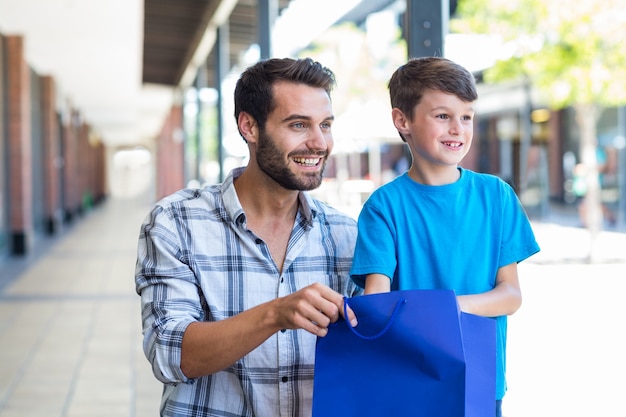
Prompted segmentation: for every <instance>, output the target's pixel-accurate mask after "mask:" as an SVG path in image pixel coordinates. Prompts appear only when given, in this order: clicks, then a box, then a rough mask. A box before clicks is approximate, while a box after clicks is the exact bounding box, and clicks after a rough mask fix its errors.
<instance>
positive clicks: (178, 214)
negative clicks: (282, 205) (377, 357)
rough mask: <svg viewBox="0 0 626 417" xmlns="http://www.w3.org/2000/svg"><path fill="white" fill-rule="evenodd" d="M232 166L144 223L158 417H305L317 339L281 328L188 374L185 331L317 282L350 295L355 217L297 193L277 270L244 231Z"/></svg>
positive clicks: (160, 206) (148, 350) (142, 255)
mask: <svg viewBox="0 0 626 417" xmlns="http://www.w3.org/2000/svg"><path fill="white" fill-rule="evenodd" d="M242 169H243V168H238V169H236V170H234V171H233V172H232V173H231V174H230V175H229V176H228V178H227V179H226V180H225V181H224V183H223V184H221V185H214V186H210V187H207V188H204V189H201V190H182V191H179V192H177V193H175V194H173V195H171V196H169V197H167V198H165V199H163V200H162V201H160V202H159V203H157V204H156V206H155V207H154V208H153V210H152V211H151V213H150V214H149V215H148V217H147V218H146V220H145V222H144V224H143V225H142V226H141V232H140V237H139V244H138V255H137V266H136V273H135V278H136V289H137V293H138V294H140V295H141V311H142V320H143V333H144V352H145V354H146V357H147V358H148V360H149V361H150V362H151V364H152V369H153V372H154V374H155V376H156V377H157V378H158V379H159V380H160V381H162V382H163V383H164V384H165V389H164V393H163V402H162V404H161V415H164V416H194V417H197V416H228V417H234V416H256V417H278V416H289V417H296V416H310V415H311V402H312V391H313V369H314V359H315V342H316V337H315V336H313V335H311V334H310V333H308V332H306V331H303V330H283V331H281V332H278V333H277V334H275V335H273V336H272V337H270V338H269V339H268V340H267V341H265V342H264V343H263V344H262V345H261V346H259V347H258V348H256V349H255V350H253V351H252V352H250V353H249V354H247V355H246V356H244V357H243V358H241V359H240V360H238V361H237V362H236V363H234V364H233V365H231V366H230V367H228V368H227V369H225V370H223V371H220V372H217V373H215V374H212V375H208V376H205V377H201V378H196V379H194V380H190V379H188V378H186V377H185V375H184V374H183V373H182V371H181V369H180V358H181V345H182V339H183V333H184V332H185V329H186V328H187V326H188V325H189V324H190V323H192V322H194V321H217V320H222V319H225V318H228V317H232V316H234V315H236V314H238V313H240V312H242V311H244V310H247V309H249V308H251V307H254V306H256V305H258V304H261V303H264V302H266V301H269V300H272V299H275V298H276V297H282V296H285V295H287V294H291V293H293V292H295V291H297V290H299V289H301V288H303V287H305V286H307V285H309V284H312V283H314V282H321V283H323V284H326V285H328V286H329V287H331V288H333V289H334V290H336V291H338V292H339V293H341V294H343V295H346V296H353V295H355V294H356V293H357V292H359V291H360V290H358V288H357V287H356V286H355V285H354V284H353V283H352V281H351V280H350V277H349V270H350V266H351V262H352V254H353V250H354V243H355V239H356V223H355V221H354V220H353V219H352V218H350V217H348V216H346V215H344V214H341V213H339V212H338V211H336V210H334V209H332V208H330V207H328V206H327V205H325V204H323V203H321V202H319V201H317V200H315V199H313V198H311V197H310V196H308V195H307V194H306V193H300V207H299V210H298V214H297V217H296V221H295V224H294V228H293V231H292V234H291V237H290V240H289V244H288V247H287V256H286V258H285V263H284V266H283V273H282V274H281V273H280V272H279V270H278V268H277V267H276V264H275V263H274V261H273V260H272V257H271V255H270V252H269V248H268V247H267V245H266V244H265V243H264V242H263V241H262V240H261V239H259V238H258V237H257V236H255V234H254V233H253V232H252V231H250V230H248V229H247V227H246V215H245V213H244V211H243V209H242V207H241V204H240V203H239V200H238V198H237V194H236V192H235V188H234V186H233V179H234V178H236V177H237V176H239V175H240V173H241V172H242Z"/></svg>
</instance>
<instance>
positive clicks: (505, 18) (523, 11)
mask: <svg viewBox="0 0 626 417" xmlns="http://www.w3.org/2000/svg"><path fill="white" fill-rule="evenodd" d="M450 27H451V29H452V30H453V31H455V32H458V33H481V34H490V35H495V36H498V37H500V39H501V41H502V45H503V48H502V54H500V56H498V57H497V62H496V64H495V65H494V66H493V67H492V68H490V69H488V70H487V71H486V72H485V80H486V81H487V82H498V81H504V80H509V79H512V78H524V79H526V80H528V81H529V82H530V83H532V84H533V85H534V86H535V87H536V88H537V89H538V91H540V92H542V94H544V95H545V100H546V101H547V102H548V103H550V105H551V106H552V107H553V108H554V109H559V108H564V107H570V106H571V107H572V108H573V109H574V111H575V114H576V123H577V126H578V128H579V130H580V157H581V162H582V164H583V165H584V166H585V167H586V170H587V172H588V173H589V175H588V176H587V184H586V186H587V193H586V195H585V201H584V204H585V207H586V208H587V210H586V219H585V224H586V225H587V228H588V229H589V231H590V236H591V245H590V249H589V260H590V261H592V260H593V257H594V253H593V252H594V251H593V242H594V240H595V238H596V237H597V234H598V232H599V231H600V230H601V228H602V223H603V219H602V209H601V197H600V183H599V172H598V161H597V154H596V151H597V146H598V143H597V135H596V124H597V120H598V118H599V116H600V113H601V111H602V108H604V107H607V106H617V105H623V104H625V103H626V48H624V44H625V43H626V12H625V11H624V3H623V0H603V1H597V0H576V1H575V2H574V3H572V2H571V1H566V0H459V4H458V8H457V17H456V18H455V19H453V20H452V21H451V22H450Z"/></svg>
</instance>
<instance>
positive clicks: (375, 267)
mask: <svg viewBox="0 0 626 417" xmlns="http://www.w3.org/2000/svg"><path fill="white" fill-rule="evenodd" d="M374 202H375V197H374V195H373V196H371V197H370V199H369V200H368V201H367V202H366V203H365V204H364V205H363V209H362V210H361V213H360V215H359V220H358V235H357V239H356V247H355V251H354V259H353V261H352V269H351V271H350V276H351V277H352V280H353V281H354V282H355V283H356V284H357V285H358V286H360V287H362V288H364V287H365V277H366V275H368V274H374V273H377V274H383V275H386V276H388V277H390V278H393V276H394V272H395V270H396V264H397V261H396V253H395V230H394V227H393V224H392V222H391V221H390V219H389V217H390V216H389V215H385V213H383V212H382V211H381V210H380V209H379V208H378V207H377V206H376V205H375V204H374Z"/></svg>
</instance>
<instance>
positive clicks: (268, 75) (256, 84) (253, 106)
mask: <svg viewBox="0 0 626 417" xmlns="http://www.w3.org/2000/svg"><path fill="white" fill-rule="evenodd" d="M278 81H289V82H293V83H300V84H306V85H308V86H311V87H316V88H323V89H324V90H325V91H326V92H327V93H328V96H329V97H330V92H331V90H332V89H333V87H334V86H335V84H336V80H335V74H333V72H332V71H331V70H329V69H328V68H326V67H324V66H323V65H322V64H320V63H319V62H317V61H313V60H312V59H311V58H304V59H292V58H282V59H279V58H272V59H268V60H264V61H260V62H257V63H256V64H254V65H253V66H251V67H249V68H248V69H246V70H245V71H244V72H243V74H241V77H240V78H239V80H238V81H237V85H236V87H235V120H238V119H239V114H240V113H241V112H246V113H248V114H250V115H251V116H252V117H253V118H254V120H255V121H256V122H257V124H258V126H259V129H263V128H265V123H266V122H267V117H268V115H269V114H270V113H271V112H272V110H274V108H275V106H276V102H275V100H274V94H273V86H274V84H275V83H276V82H278Z"/></svg>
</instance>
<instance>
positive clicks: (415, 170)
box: [409, 164, 461, 186]
mask: <svg viewBox="0 0 626 417" xmlns="http://www.w3.org/2000/svg"><path fill="white" fill-rule="evenodd" d="M409 177H410V178H411V179H412V180H413V181H415V182H417V183H419V184H423V185H435V186H436V185H447V184H452V183H455V182H457V181H458V180H459V178H461V171H459V168H458V166H457V165H452V166H445V167H442V169H439V170H423V169H419V167H418V166H417V165H415V164H413V165H412V166H411V169H409Z"/></svg>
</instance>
